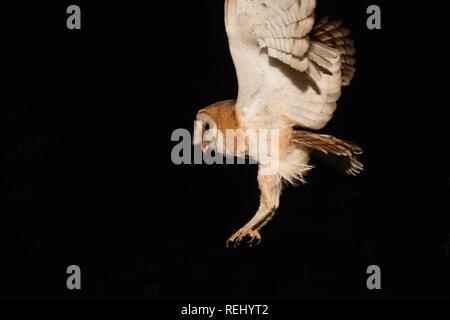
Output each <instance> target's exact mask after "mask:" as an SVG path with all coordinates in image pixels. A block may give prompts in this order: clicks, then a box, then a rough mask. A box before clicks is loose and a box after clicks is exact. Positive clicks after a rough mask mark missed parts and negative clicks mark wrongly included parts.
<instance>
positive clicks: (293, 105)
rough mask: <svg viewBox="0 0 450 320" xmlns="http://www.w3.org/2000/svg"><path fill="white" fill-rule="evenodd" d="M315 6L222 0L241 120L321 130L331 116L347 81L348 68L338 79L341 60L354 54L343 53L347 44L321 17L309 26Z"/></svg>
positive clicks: (285, 0)
mask: <svg viewBox="0 0 450 320" xmlns="http://www.w3.org/2000/svg"><path fill="white" fill-rule="evenodd" d="M315 5H316V1H315V0H226V1H225V23H226V27H227V34H228V38H229V43H230V51H231V54H232V57H233V61H234V64H235V67H236V73H237V76H238V81H239V97H238V100H237V107H238V108H239V109H240V110H241V111H242V115H243V118H244V119H243V120H244V121H247V122H256V123H257V124H258V125H265V124H270V123H271V122H273V121H276V120H279V121H287V122H288V123H290V124H293V125H299V126H303V127H306V128H312V129H320V128H322V127H324V126H325V125H326V123H327V122H328V121H329V120H330V119H331V117H332V115H333V112H334V110H335V109H336V101H337V100H338V99H339V97H340V94H341V86H342V85H343V84H347V83H348V82H349V80H350V79H351V77H350V76H348V74H349V73H345V72H347V71H345V72H344V75H345V76H344V77H343V72H342V68H343V66H344V65H343V61H344V59H347V60H345V62H346V64H345V65H346V66H347V65H348V66H351V67H352V66H353V64H354V62H353V61H351V56H352V55H353V53H352V52H351V51H348V52H346V53H345V54H344V53H343V52H342V50H341V49H342V48H341V47H340V46H342V44H341V43H342V42H344V43H346V44H347V45H348V46H351V47H352V44H351V42H350V41H349V40H348V39H347V34H348V33H347V32H346V30H344V29H342V28H340V25H337V24H333V23H330V22H328V20H321V21H320V22H319V23H318V24H317V25H316V26H314V21H315V20H314V9H315ZM343 30H344V31H345V32H343ZM311 31H312V33H311ZM344 39H345V40H344ZM333 41H335V42H333ZM347 41H348V43H347ZM344 56H347V58H343V57H344ZM352 62H353V64H352ZM346 68H348V67H346ZM353 71H354V70H353ZM348 72H349V71H348Z"/></svg>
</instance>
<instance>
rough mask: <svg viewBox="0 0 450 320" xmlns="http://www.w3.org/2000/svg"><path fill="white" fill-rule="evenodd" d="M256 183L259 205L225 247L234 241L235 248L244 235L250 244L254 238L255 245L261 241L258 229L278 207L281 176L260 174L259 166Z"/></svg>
mask: <svg viewBox="0 0 450 320" xmlns="http://www.w3.org/2000/svg"><path fill="white" fill-rule="evenodd" d="M258 184H259V189H260V191H261V198H260V205H259V209H258V211H257V212H256V214H255V216H254V217H253V218H252V219H251V220H250V221H249V222H248V223H247V224H246V225H245V226H243V227H242V228H241V229H239V230H238V231H237V232H235V233H234V234H233V235H232V236H231V237H230V238H229V239H228V241H227V243H226V245H227V247H229V246H230V243H234V247H235V248H236V247H237V246H239V244H240V243H241V242H242V240H243V239H244V238H246V237H249V238H250V239H249V243H250V246H252V245H253V243H254V241H255V239H256V240H257V243H256V245H258V244H259V243H260V242H261V234H260V233H259V230H260V229H261V228H262V227H263V226H264V225H265V224H266V223H267V222H269V221H270V220H271V219H272V217H273V215H274V214H275V211H276V210H277V208H278V205H279V201H280V193H281V188H282V183H281V177H280V176H279V175H278V174H275V175H262V174H261V167H260V169H259V171H258Z"/></svg>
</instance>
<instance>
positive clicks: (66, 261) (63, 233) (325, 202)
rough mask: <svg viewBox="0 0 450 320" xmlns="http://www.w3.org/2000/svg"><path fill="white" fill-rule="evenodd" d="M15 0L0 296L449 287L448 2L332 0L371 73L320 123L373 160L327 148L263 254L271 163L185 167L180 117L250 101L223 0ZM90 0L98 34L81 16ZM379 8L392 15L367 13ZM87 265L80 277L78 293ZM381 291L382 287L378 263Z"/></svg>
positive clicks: (287, 295) (6, 26)
mask: <svg viewBox="0 0 450 320" xmlns="http://www.w3.org/2000/svg"><path fill="white" fill-rule="evenodd" d="M155 2H156V1H150V2H146V3H147V4H144V3H143V2H138V1H134V2H130V1H122V2H115V3H111V2H107V1H95V4H93V3H92V2H87V1H76V2H74V3H69V2H65V1H59V2H58V3H57V2H55V3H54V4H49V3H45V4H44V3H43V2H42V1H40V2H38V3H36V2H33V4H26V3H24V2H21V3H16V4H15V5H11V6H6V5H5V6H3V5H2V11H1V12H2V14H1V16H2V17H1V33H2V52H3V58H2V60H3V63H2V65H3V66H2V71H1V72H2V78H3V79H4V81H3V84H2V89H3V90H2V92H3V94H2V97H1V106H0V160H1V168H0V210H1V211H0V240H1V241H0V243H1V245H0V248H1V257H2V258H1V261H0V271H1V273H0V298H4V299H17V298H20V299H21V298H64V299H71V298H75V299H76V298H136V299H150V300H158V299H160V300H164V299H180V300H183V299H192V300H195V299H215V300H217V299H315V298H319V299H321V298H326V299H345V298H356V299H359V298H370V299H380V298H384V299H398V298H401V299H405V298H449V297H450V293H449V288H450V287H449V280H450V275H449V270H450V269H449V267H450V263H449V257H448V253H447V252H446V250H445V245H446V243H448V242H449V241H450V238H448V237H449V236H450V216H449V215H450V211H449V206H448V197H449V191H450V189H449V185H450V180H449V179H450V172H449V171H450V170H449V168H448V163H449V156H448V150H447V148H448V147H449V138H450V135H449V133H448V128H447V121H448V120H447V114H448V112H447V108H448V103H447V99H444V97H445V98H446V96H447V94H446V90H447V83H445V82H444V77H445V73H446V71H444V68H445V67H446V62H445V61H446V60H445V59H446V55H447V54H446V49H445V41H446V40H445V37H443V36H442V34H444V31H445V29H444V28H443V26H444V24H445V16H446V14H445V12H444V11H442V9H439V8H437V7H436V4H437V3H434V2H427V3H423V2H411V1H333V0H318V7H317V15H316V16H317V17H322V16H323V15H325V14H331V15H332V17H336V18H342V19H344V21H345V25H346V26H348V27H350V28H351V29H352V37H353V38H354V39H355V41H356V46H357V56H356V58H357V73H356V76H355V78H354V80H353V82H352V84H351V86H350V87H346V88H344V90H343V95H342V98H341V99H340V101H339V107H338V110H337V111H336V113H335V116H334V118H333V120H332V121H330V123H329V124H328V125H327V127H326V128H325V129H324V130H323V132H326V133H329V134H333V135H336V136H338V137H340V138H344V139H348V140H350V141H354V142H356V143H358V144H359V145H360V146H361V147H363V149H364V150H365V153H364V155H363V157H362V160H363V162H364V164H365V166H366V170H365V172H364V173H363V174H362V175H361V176H360V177H358V178H352V177H347V176H345V175H343V174H341V173H340V172H336V171H334V169H332V168H329V167H327V166H326V165H324V164H322V163H320V162H317V161H316V162H314V164H315V165H316V169H315V170H313V171H312V172H311V173H310V174H309V176H308V184H307V185H305V186H300V187H297V188H294V187H288V188H286V189H285V190H284V192H283V195H282V198H281V206H280V208H279V210H278V212H277V214H276V216H275V218H274V220H273V221H272V222H271V223H270V224H269V225H268V226H267V227H265V228H264V229H263V233H262V235H263V242H262V244H261V245H260V246H259V247H257V248H253V249H248V248H241V249H237V250H232V249H226V248H225V241H226V239H227V238H228V237H229V236H230V235H231V233H232V232H233V230H234V229H236V228H238V227H241V226H242V225H243V224H244V223H245V222H247V221H248V220H249V219H250V218H251V216H252V215H253V214H254V212H255V211H256V209H257V205H258V200H259V198H258V197H259V194H258V188H257V182H256V172H257V168H256V166H251V165H246V166H242V165H235V166H217V165H216V166H207V165H196V166H194V165H182V166H176V165H174V164H172V162H171V158H170V153H171V149H172V148H173V146H175V144H176V142H172V141H171V134H172V132H173V130H174V129H176V128H186V129H189V130H191V128H192V127H193V120H194V117H195V114H196V112H197V110H198V109H200V108H202V107H204V106H206V105H208V104H211V103H213V102H216V101H219V100H223V99H230V98H235V97H236V95H237V81H236V76H235V72H234V67H233V64H232V60H231V57H230V54H229V51H228V44H227V39H226V34H225V30H224V23H223V1H222V0H196V1H176V2H173V3H171V2H169V1H165V2H163V3H158V5H156V4H155ZM70 4H78V5H79V6H80V7H81V10H82V30H79V31H69V30H67V28H66V18H67V14H66V8H67V6H68V5H70ZM370 4H378V5H380V7H381V9H382V30H368V29H367V28H366V19H367V17H368V15H367V14H366V9H367V7H368V5H370ZM72 264H75V265H79V266H80V267H81V270H82V290H81V291H77V292H74V291H69V290H67V288H66V277H67V274H66V268H67V267H68V266H69V265H72ZM372 264H376V265H379V266H380V267H381V270H382V290H381V291H376V292H371V291H369V290H367V288H366V284H365V283H366V279H367V274H366V268H367V266H369V265H372Z"/></svg>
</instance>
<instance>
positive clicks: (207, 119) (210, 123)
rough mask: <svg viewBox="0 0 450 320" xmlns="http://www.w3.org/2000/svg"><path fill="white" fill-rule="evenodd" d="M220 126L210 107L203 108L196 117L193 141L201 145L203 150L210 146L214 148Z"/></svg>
mask: <svg viewBox="0 0 450 320" xmlns="http://www.w3.org/2000/svg"><path fill="white" fill-rule="evenodd" d="M217 135H218V126H217V121H216V120H215V119H214V118H213V115H212V114H211V113H210V112H208V108H204V109H201V110H200V111H199V112H198V113H197V116H196V118H195V125H194V137H193V139H192V143H193V144H194V146H195V145H201V148H202V151H203V152H205V151H206V150H207V149H208V148H211V149H213V150H214V148H215V143H216V141H217Z"/></svg>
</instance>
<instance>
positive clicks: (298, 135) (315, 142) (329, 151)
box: [292, 130, 364, 176]
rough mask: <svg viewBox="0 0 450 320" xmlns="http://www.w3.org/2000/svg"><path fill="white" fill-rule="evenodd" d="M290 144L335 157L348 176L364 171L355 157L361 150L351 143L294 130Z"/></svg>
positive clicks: (324, 135)
mask: <svg viewBox="0 0 450 320" xmlns="http://www.w3.org/2000/svg"><path fill="white" fill-rule="evenodd" d="M292 142H294V143H298V144H302V145H304V146H306V147H308V148H311V149H313V150H317V151H320V152H322V153H324V154H325V155H335V156H337V157H338V158H339V159H340V160H341V161H340V162H341V164H343V165H344V166H345V171H346V173H347V174H349V175H353V176H355V175H357V174H359V173H360V172H361V171H362V170H364V166H363V164H362V163H361V161H360V160H359V159H358V158H357V157H356V155H359V154H362V153H363V150H362V149H361V148H360V147H359V146H357V145H356V144H354V143H352V142H349V141H346V140H342V139H338V138H336V137H333V136H330V135H326V134H317V133H313V132H308V131H301V130H294V133H293V135H292Z"/></svg>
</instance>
